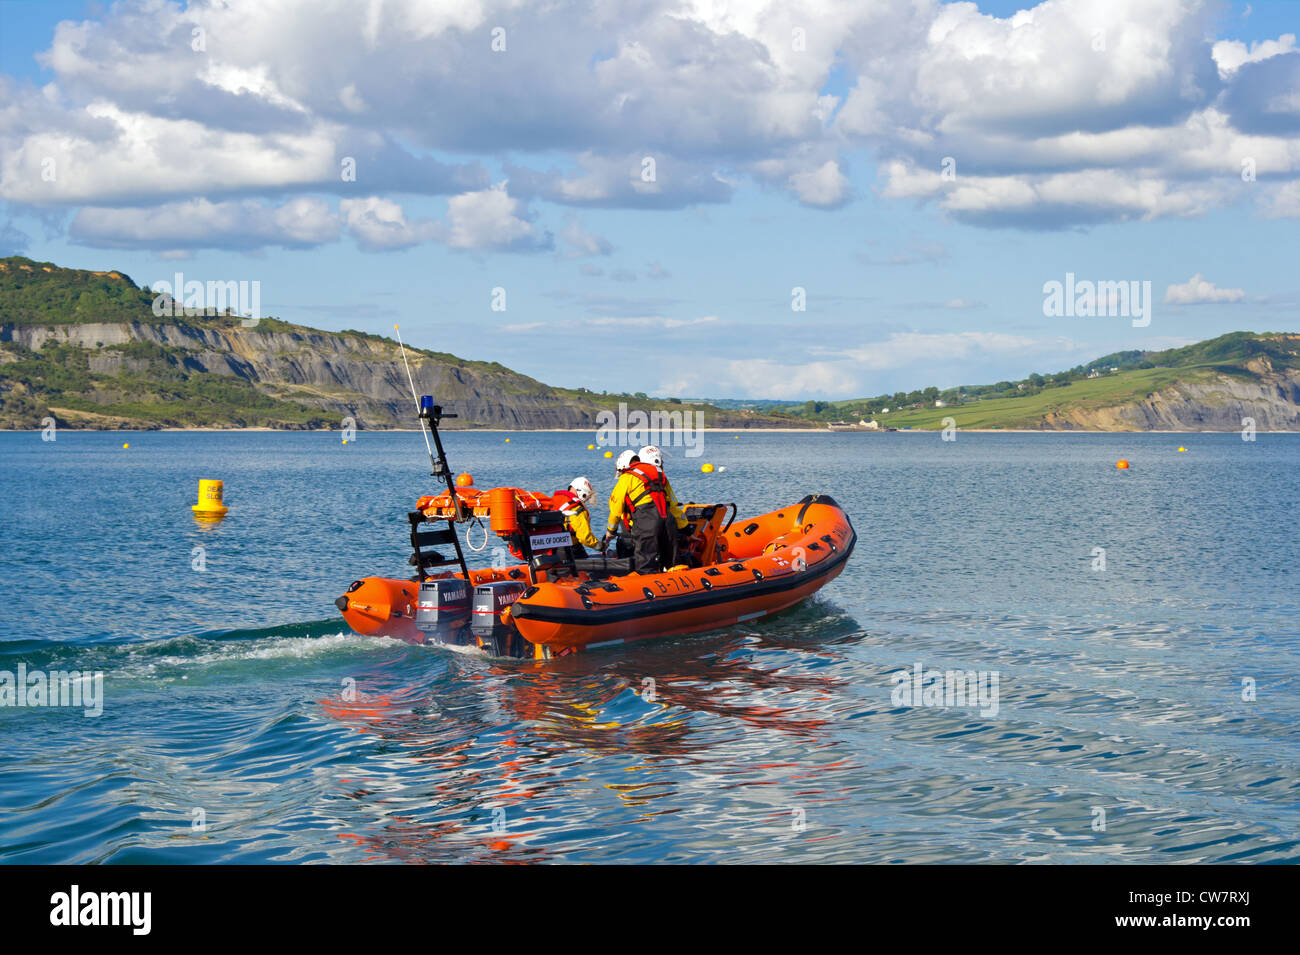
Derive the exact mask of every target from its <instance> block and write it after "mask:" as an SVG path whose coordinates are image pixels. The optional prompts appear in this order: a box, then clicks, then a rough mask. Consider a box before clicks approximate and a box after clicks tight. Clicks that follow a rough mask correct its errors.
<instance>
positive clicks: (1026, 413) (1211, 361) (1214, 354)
mask: <svg viewBox="0 0 1300 955" xmlns="http://www.w3.org/2000/svg"><path fill="white" fill-rule="evenodd" d="M1288 369H1290V370H1297V369H1300V335H1296V334H1292V333H1286V332H1265V333H1255V332H1231V333H1229V334H1226V335H1221V336H1219V337H1218V338H1212V339H1209V340H1207V341H1203V342H1198V343H1196V344H1194V345H1187V346H1185V347H1182V348H1172V349H1168V350H1165V351H1157V352H1142V351H1125V352H1117V353H1114V354H1111V355H1105V356H1103V357H1101V358H1098V359H1096V360H1094V361H1091V362H1089V363H1088V364H1086V365H1079V366H1076V367H1075V368H1072V369H1070V370H1069V371H1062V372H1056V373H1054V374H1047V375H1041V374H1033V375H1030V376H1029V377H1027V378H1024V379H1022V380H1020V381H1001V382H997V383H995V384H986V385H962V386H959V387H956V388H946V389H939V388H935V387H931V388H925V389H919V390H916V391H913V392H909V393H906V394H904V393H902V392H898V393H895V394H893V395H879V396H877V397H875V398H859V399H852V400H847V401H835V402H805V403H803V404H799V405H787V406H784V410H786V411H789V412H790V413H792V414H796V415H798V416H800V417H804V418H807V419H809V420H815V421H819V422H831V421H840V420H851V421H858V420H861V419H867V420H871V419H874V420H876V421H878V422H880V424H881V425H883V426H886V427H894V428H941V427H943V419H944V418H949V417H951V418H953V419H954V420H955V421H956V422H957V423H958V426H960V427H965V428H1040V427H1043V426H1044V423H1045V421H1049V420H1051V419H1053V417H1054V416H1055V417H1060V416H1062V415H1067V414H1075V415H1076V416H1078V415H1079V414H1080V413H1082V414H1083V415H1085V416H1086V414H1087V413H1089V412H1100V411H1102V410H1104V409H1112V408H1120V407H1124V406H1128V405H1133V404H1137V403H1141V402H1144V401H1147V400H1148V399H1150V398H1152V396H1154V395H1156V394H1157V393H1159V392H1161V391H1163V390H1165V389H1170V388H1177V387H1186V386H1198V385H1199V386H1203V387H1205V388H1211V387H1212V386H1213V385H1214V383H1217V382H1222V381H1223V380H1225V379H1229V380H1236V381H1239V382H1241V383H1243V384H1245V385H1256V386H1258V385H1261V384H1262V383H1264V382H1265V381H1266V380H1271V379H1273V378H1276V377H1277V375H1278V373H1279V372H1282V371H1285V370H1288ZM936 402H943V407H936ZM886 409H888V410H887V411H886Z"/></svg>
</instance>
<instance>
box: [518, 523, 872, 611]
mask: <svg viewBox="0 0 1300 955" xmlns="http://www.w3.org/2000/svg"><path fill="white" fill-rule="evenodd" d="M857 542H858V536H857V534H854V535H853V537H852V538H851V539H850V541H849V546H848V547H846V548H843V549H841V550H840V552H839V553H838V554H837V555H836V556H834V557H832V558H831V559H830V560H828V561H824V562H823V563H820V564H818V565H817V566H816V567H815V568H814V567H810V568H808V569H807V570H806V571H804V572H803V573H801V574H792V575H788V576H784V577H774V578H767V579H764V580H763V581H761V582H760V581H751V582H750V583H747V584H741V585H740V586H738V587H728V588H727V589H726V590H725V591H724V590H722V589H721V588H715V589H713V590H700V591H697V592H695V593H689V594H680V595H677V596H673V597H663V596H660V597H656V598H655V599H654V600H646V601H642V602H639V603H635V604H631V605H627V606H618V607H603V608H601V609H600V610H571V609H569V608H567V607H545V606H540V605H538V604H527V603H524V602H523V600H517V601H515V602H514V604H513V605H512V606H513V607H514V609H513V610H512V611H511V613H512V615H513V616H514V617H515V618H517V619H520V620H536V621H538V622H540V623H560V624H567V625H569V626H578V627H603V626H605V625H607V624H611V623H623V622H624V621H627V620H635V619H638V618H641V617H655V616H658V615H660V614H666V613H679V612H681V611H684V610H696V609H698V608H700V607H722V606H726V605H727V604H729V603H735V602H737V601H740V600H749V599H751V598H753V597H764V596H767V595H768V594H774V593H781V592H782V591H785V590H795V589H797V588H799V587H802V586H804V585H805V584H808V583H811V582H813V581H816V580H820V579H821V578H823V577H825V576H827V575H828V574H829V573H830V572H831V571H832V570H834V569H835V568H836V567H839V566H840V565H841V564H843V563H844V562H845V561H846V560H848V559H849V555H850V554H852V553H853V548H854V546H856V544H857ZM698 571H699V568H698V567H697V568H695V569H694V570H691V571H689V572H688V573H698Z"/></svg>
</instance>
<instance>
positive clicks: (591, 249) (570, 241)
mask: <svg viewBox="0 0 1300 955" xmlns="http://www.w3.org/2000/svg"><path fill="white" fill-rule="evenodd" d="M560 238H561V239H563V240H564V243H565V245H567V246H568V247H569V251H568V252H567V253H566V255H565V258H570V259H580V258H584V257H586V256H592V255H609V254H610V253H611V252H613V251H614V246H613V245H612V244H611V243H610V241H609V240H608V239H606V238H605V237H604V236H599V235H596V234H594V233H591V232H587V231H586V230H585V229H583V228H582V224H581V223H580V222H578V217H577V216H576V215H574V214H572V213H570V214H569V215H568V216H566V217H565V220H564V228H563V229H561V230H560Z"/></svg>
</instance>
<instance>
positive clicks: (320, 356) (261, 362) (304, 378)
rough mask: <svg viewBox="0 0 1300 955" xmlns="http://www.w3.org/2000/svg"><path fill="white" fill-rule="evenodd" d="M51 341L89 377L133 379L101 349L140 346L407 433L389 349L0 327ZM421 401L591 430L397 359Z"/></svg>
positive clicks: (565, 410)
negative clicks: (71, 348)
mask: <svg viewBox="0 0 1300 955" xmlns="http://www.w3.org/2000/svg"><path fill="white" fill-rule="evenodd" d="M51 340H53V341H55V342H57V343H61V344H69V345H75V346H79V347H81V348H85V349H87V351H88V352H89V356H88V357H89V365H90V370H91V372H93V373H95V374H101V375H117V374H120V373H121V372H123V371H136V372H142V371H143V370H144V368H147V366H148V365H149V362H147V361H146V362H142V361H140V360H137V359H134V358H131V357H129V356H128V355H126V354H124V353H123V352H120V351H110V350H107V349H108V347H109V346H113V345H125V344H129V343H132V342H147V343H150V344H154V345H159V346H163V347H164V348H167V349H168V350H169V352H170V354H171V355H172V356H174V357H173V361H174V362H175V363H176V364H179V365H180V366H182V367H183V368H184V370H185V371H186V372H188V373H190V374H194V373H209V374H214V375H222V376H234V377H238V378H242V379H245V380H246V381H248V382H250V383H252V384H253V385H254V386H255V387H256V388H257V389H258V390H259V391H262V392H263V393H265V394H268V395H271V396H273V397H276V398H280V399H283V400H288V401H293V402H296V403H298V404H302V405H307V406H310V407H313V408H319V409H321V410H322V411H323V412H325V413H326V415H327V416H330V417H337V419H339V420H342V419H343V418H344V417H348V416H350V417H353V418H355V419H356V422H357V424H358V425H359V426H360V427H362V428H371V429H375V428H391V427H397V426H400V427H411V426H412V425H413V423H414V419H413V417H412V415H413V413H414V412H413V407H412V401H411V391H410V385H409V384H408V382H407V378H406V370H405V368H404V367H403V365H402V359H401V355H400V354H399V353H398V350H397V348H396V346H394V345H393V344H392V343H391V342H386V341H383V340H380V339H372V338H367V337H363V336H356V335H347V334H330V333H326V332H309V331H288V332H286V331H276V330H270V331H262V330H259V329H258V328H242V327H238V328H204V327H201V326H191V325H179V324H161V325H146V324H79V325H53V326H29V325H3V326H0V341H12V342H16V343H18V344H20V345H24V346H26V347H27V348H31V349H34V350H38V349H40V348H41V347H43V346H44V345H46V343H47V342H50V341H51ZM407 357H408V359H409V361H410V363H411V374H412V376H413V377H414V379H415V383H416V387H417V388H418V389H419V390H420V391H421V393H426V394H433V395H435V396H436V397H437V399H438V401H439V402H440V403H442V404H445V405H448V406H455V410H456V412H457V413H458V414H459V415H460V418H459V419H458V420H457V421H456V422H454V423H453V422H449V423H448V424H449V425H452V424H454V425H455V426H460V427H465V426H476V425H477V426H479V427H502V428H521V429H524V428H582V427H588V426H592V427H594V423H595V418H596V412H597V410H598V409H597V408H596V407H595V405H594V404H590V403H583V402H582V401H580V400H574V399H571V398H567V397H565V396H562V395H557V394H555V393H554V392H551V391H550V389H548V388H547V387H546V386H545V385H543V384H541V383H539V382H537V381H534V380H533V379H531V378H528V377H526V376H524V375H519V374H516V373H514V372H511V371H508V370H506V369H503V368H502V369H497V368H496V367H494V366H491V365H487V364H483V363H468V362H467V363H464V364H463V365H456V364H452V363H450V362H447V361H445V360H442V359H439V358H434V357H432V356H429V355H427V354H425V353H423V352H420V351H418V350H416V349H411V348H408V349H407Z"/></svg>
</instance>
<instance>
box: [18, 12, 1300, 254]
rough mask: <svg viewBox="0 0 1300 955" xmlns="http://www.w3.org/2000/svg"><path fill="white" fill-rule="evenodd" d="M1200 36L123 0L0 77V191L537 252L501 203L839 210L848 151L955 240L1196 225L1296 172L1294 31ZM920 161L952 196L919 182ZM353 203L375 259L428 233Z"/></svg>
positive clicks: (1068, 20) (1140, 23)
mask: <svg viewBox="0 0 1300 955" xmlns="http://www.w3.org/2000/svg"><path fill="white" fill-rule="evenodd" d="M501 23H506V24H509V28H508V31H507V36H506V38H507V43H508V48H507V52H505V53H501V54H495V53H492V52H491V51H490V48H489V46H488V32H487V31H488V29H489V28H490V27H492V26H494V25H497V24H501ZM195 28H199V29H202V30H203V31H204V35H205V37H206V47H205V49H203V50H201V51H195V50H193V49H192V48H191V31H192V30H193V29H195ZM1221 28H1222V27H1221V24H1220V23H1219V22H1217V21H1216V20H1215V19H1214V11H1213V9H1212V7H1211V5H1208V4H1201V3H1197V2H1192V0H1131V2H1124V3H1120V2H1113V3H1097V2H1094V0H1046V2H1042V3H1039V4H1038V5H1036V6H1033V7H1031V8H1029V9H1026V10H1021V11H1019V12H1017V13H1016V14H1014V15H1013V16H1010V17H1006V18H998V17H994V16H989V15H987V14H984V13H981V12H980V11H979V9H978V7H977V6H976V5H975V4H973V3H940V2H939V0H912V2H909V3H887V2H859V0H793V2H789V0H747V2H734V3H726V4H720V3H717V2H715V0H646V2H644V3H637V4H631V5H624V6H622V7H620V8H619V9H618V10H617V11H614V10H610V9H607V8H605V7H603V6H601V5H591V6H583V5H578V6H569V5H565V4H553V5H551V4H541V5H538V4H526V3H522V2H520V0H475V2H472V3H462V4H432V5H431V4H429V3H427V2H425V0H385V2H384V3H379V2H373V3H369V4H334V5H331V6H330V7H329V8H328V12H327V13H326V14H322V12H321V8H320V5H319V3H318V2H314V0H280V2H277V3H265V2H260V0H227V2H224V3H222V4H211V5H208V4H202V5H199V4H195V5H189V6H185V7H182V6H181V5H179V4H174V3H163V2H158V0H121V2H118V3H115V4H113V5H112V6H111V7H109V8H108V9H107V10H106V11H105V12H104V13H102V14H101V19H100V20H80V21H76V22H73V21H67V22H64V23H61V24H60V25H59V26H58V28H57V30H56V32H55V34H54V37H53V41H52V43H51V46H50V49H49V50H48V51H47V52H46V53H45V54H43V57H42V61H43V63H44V65H45V66H46V67H48V69H49V70H50V71H51V73H52V75H53V80H52V81H51V82H49V83H47V84H46V85H45V86H43V87H41V88H39V89H37V88H34V87H31V86H30V85H19V84H17V83H14V82H12V81H9V80H5V79H3V78H0V103H3V104H5V105H4V106H3V107H2V108H0V199H8V200H13V201H18V202H22V203H26V204H30V205H32V206H52V205H59V204H63V205H88V206H103V207H108V206H113V207H126V206H140V205H147V204H150V203H153V204H155V205H161V204H165V203H172V202H185V201H191V200H196V199H199V198H203V199H206V200H209V201H214V202H215V201H220V200H224V199H229V200H242V199H247V198H249V197H250V196H257V197H261V198H269V197H272V196H274V197H277V198H278V197H281V196H283V195H285V194H286V193H289V194H292V193H296V194H298V195H305V194H313V195H319V194H322V193H330V194H335V195H339V196H340V197H341V198H344V199H346V200H348V201H349V202H351V203H356V202H362V203H365V202H368V201H369V200H367V199H362V198H358V196H359V195H360V196H376V195H391V194H394V193H418V194H424V195H448V196H453V197H454V198H453V199H452V200H451V201H452V203H453V205H452V207H451V208H450V209H449V213H448V219H447V223H446V224H445V226H444V228H445V232H443V233H441V234H440V235H438V236H436V237H437V238H441V239H442V240H443V241H446V242H447V243H448V244H449V245H451V246H452V247H455V248H465V249H489V250H490V249H507V250H517V249H526V248H532V249H537V248H547V247H550V246H551V245H552V244H553V242H552V241H551V239H550V237H549V236H546V235H539V234H538V233H537V232H536V229H535V226H534V225H533V224H532V221H531V219H530V218H529V217H528V216H527V215H525V214H523V206H509V205H508V204H509V203H512V202H514V201H515V200H523V201H524V202H531V201H533V200H539V201H547V202H554V203H559V204H563V205H569V206H598V207H619V208H645V209H651V208H654V209H680V208H685V207H688V206H692V205H698V204H703V203H719V202H728V201H730V199H731V198H732V196H733V195H734V194H735V190H736V188H737V185H738V184H739V183H740V182H741V181H742V179H743V178H744V177H749V178H751V179H753V180H755V181H757V182H759V183H761V184H763V185H765V186H768V187H771V188H778V189H781V190H783V191H785V192H787V193H788V194H789V195H791V196H792V197H793V199H794V200H796V201H799V202H801V203H803V204H805V205H808V206H811V207H817V208H837V207H840V206H842V205H844V204H845V203H847V202H849V201H851V199H852V190H851V188H850V183H849V180H848V178H847V176H846V174H845V169H846V168H847V167H846V164H845V159H844V155H843V154H844V153H846V152H848V151H849V150H858V149H862V150H870V151H871V153H872V154H873V155H874V156H877V157H879V161H880V163H881V173H882V175H881V180H882V182H883V183H884V185H883V187H882V189H881V195H882V196H884V197H885V198H887V199H910V200H916V201H920V202H923V203H925V202H931V203H935V204H937V206H938V208H939V209H941V210H942V211H944V212H945V213H947V214H948V215H950V216H952V217H953V218H957V219H960V220H962V221H966V222H969V223H972V224H976V225H981V226H1017V227H1031V228H1060V227H1068V226H1072V225H1087V224H1089V223H1095V222H1105V221H1125V220H1129V219H1157V218H1164V217H1183V216H1193V215H1200V214H1202V213H1204V212H1206V211H1207V210H1210V209H1215V208H1219V207H1221V206H1223V205H1226V204H1228V203H1232V202H1238V201H1243V200H1242V196H1243V193H1242V190H1240V189H1232V188H1230V185H1229V182H1228V180H1230V179H1231V178H1232V175H1233V174H1235V173H1236V172H1238V171H1239V168H1240V165H1239V164H1240V161H1241V159H1242V158H1243V157H1251V158H1254V159H1255V160H1256V161H1257V163H1258V165H1259V169H1260V175H1261V179H1262V178H1264V177H1269V178H1271V179H1272V180H1273V181H1275V182H1279V183H1286V182H1293V181H1297V180H1300V147H1298V146H1297V140H1298V138H1300V95H1298V94H1297V92H1296V91H1297V89H1298V88H1300V86H1298V85H1297V77H1298V76H1300V52H1298V51H1297V49H1296V43H1295V36H1294V34H1286V35H1284V36H1281V37H1279V38H1277V39H1276V40H1264V41H1261V42H1256V43H1253V44H1250V45H1247V44H1245V43H1242V42H1240V41H1238V40H1235V39H1232V38H1231V37H1225V38H1219V39H1217V40H1216V38H1215V37H1214V31H1215V30H1216V29H1221ZM796 29H798V30H801V31H803V32H802V34H801V37H802V40H803V44H802V48H801V49H800V48H798V47H797V44H795V43H794V42H792V36H793V31H794V30H796ZM394 63H401V64H402V68H401V69H400V70H398V69H394V66H393V65H394ZM832 76H835V77H839V76H843V77H845V78H846V79H847V83H848V92H847V95H846V96H844V97H843V101H842V102H841V101H840V99H839V98H838V97H836V96H832V95H828V94H826V93H825V92H823V91H824V89H825V87H826V84H827V82H828V79H829V78H831V77H832ZM344 78H345V79H344ZM453 154H454V155H459V156H463V155H474V154H478V155H497V156H499V155H508V156H510V157H511V160H510V161H509V163H507V165H506V168H505V172H506V175H507V176H508V177H509V182H510V184H509V186H508V187H505V186H501V185H498V186H495V187H493V186H490V183H489V180H488V174H487V171H486V169H484V168H483V167H482V166H481V165H479V164H477V163H470V164H448V163H443V162H440V161H438V160H436V159H434V158H433V157H434V156H435V155H453ZM647 157H649V158H652V159H653V160H654V163H655V175H654V176H653V177H650V178H647V177H646V176H645V175H644V172H645V168H644V165H643V164H644V160H645V159H646V158H647ZM945 157H951V158H953V159H954V160H955V161H956V172H957V175H956V179H955V180H944V179H942V178H941V177H940V175H939V171H940V168H941V164H942V161H943V160H944V158H945ZM346 158H352V159H354V160H355V161H356V164H357V179H356V182H355V183H349V182H347V181H345V180H344V179H342V178H341V177H340V163H341V162H343V161H344V160H345V159H346ZM48 159H53V160H54V161H55V164H56V167H57V169H58V175H57V176H56V177H55V178H53V179H51V178H49V177H48V176H43V175H42V172H43V169H44V168H45V167H44V164H45V161H46V160H48ZM543 161H545V162H549V163H553V164H554V165H553V166H552V168H550V169H545V170H543V169H540V168H533V167H534V165H537V164H539V163H541V162H543ZM498 193H500V195H497V194H498ZM1245 201H1249V200H1245ZM350 208H351V209H353V210H356V209H358V208H363V209H364V211H362V212H354V214H355V215H356V216H358V221H359V222H360V223H361V224H360V225H359V226H358V227H357V228H358V234H359V235H361V234H364V235H365V236H367V237H368V238H366V239H365V240H364V241H369V242H373V243H374V244H375V247H390V246H385V245H384V243H390V242H391V243H396V244H399V245H400V244H403V243H408V242H410V241H423V240H424V234H425V232H427V230H428V226H427V225H425V224H414V225H413V224H410V223H407V224H405V225H403V224H402V223H400V222H398V221H397V220H395V219H392V218H391V217H390V216H389V213H391V212H392V210H391V209H380V208H379V207H357V206H355V205H354V206H351V207H350ZM570 247H572V248H580V247H581V244H579V245H578V246H574V245H573V244H572V243H570Z"/></svg>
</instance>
